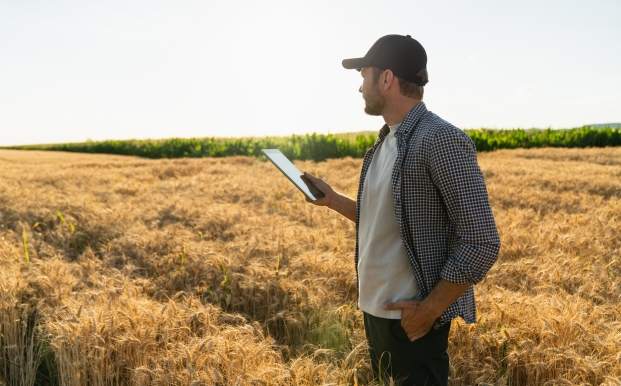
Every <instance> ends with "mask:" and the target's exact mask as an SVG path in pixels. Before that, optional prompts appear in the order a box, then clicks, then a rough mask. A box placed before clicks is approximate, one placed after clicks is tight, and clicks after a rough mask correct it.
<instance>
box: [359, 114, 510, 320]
mask: <svg viewBox="0 0 621 386" xmlns="http://www.w3.org/2000/svg"><path fill="white" fill-rule="evenodd" d="M389 131H390V129H389V128H388V126H387V125H384V127H382V129H381V130H380V132H379V136H378V138H377V141H376V142H375V144H374V145H373V147H371V148H370V149H369V150H368V151H367V153H366V154H365V156H364V161H363V163H362V171H361V173H360V183H359V186H358V198H357V203H356V250H355V264H356V271H357V270H358V245H359V241H358V230H359V225H360V223H359V221H360V203H361V200H362V190H363V186H364V179H365V176H366V173H367V170H368V169H369V165H370V164H371V160H372V159H373V154H374V152H375V150H376V149H377V148H378V147H379V146H380V145H381V144H382V142H383V141H384V138H385V137H386V136H387V135H388V133H389ZM395 138H396V140H397V159H396V161H395V165H394V167H393V170H392V190H393V200H394V206H395V214H396V216H397V224H398V225H399V232H400V235H401V240H402V242H403V246H404V248H405V251H406V253H407V256H408V259H409V261H410V267H411V268H412V273H413V274H414V276H415V277H416V281H417V283H418V287H419V289H420V292H421V296H422V297H423V298H425V297H426V296H427V295H428V294H429V293H430V292H431V290H432V289H433V287H434V286H435V285H436V283H437V282H438V281H439V280H440V278H443V279H445V280H448V281H450V282H452V283H457V284H473V285H474V284H476V283H478V282H479V281H481V280H482V279H483V278H484V277H485V275H486V273H487V271H488V270H489V269H490V268H491V267H492V265H493V264H494V262H495V261H496V259H497V258H498V251H499V249H500V238H499V236H498V230H497V229H496V222H495V221H494V217H493V214H492V209H491V206H490V204H489V198H488V195H487V189H486V187H485V180H484V179H483V174H482V173H481V169H480V168H479V165H478V163H477V154H476V149H475V147H474V143H473V142H472V140H471V139H470V137H468V135H467V134H466V133H464V132H463V131H462V130H460V129H458V128H457V127H455V126H453V125H451V124H450V123H448V122H446V121H444V120H443V119H441V118H440V117H438V116H437V115H435V114H434V113H432V112H430V111H428V110H427V108H426V107H425V104H424V103H423V102H420V103H419V104H418V105H416V107H414V108H413V109H412V110H411V111H410V113H409V114H408V115H407V117H406V118H405V120H404V121H403V122H402V123H401V125H400V126H399V128H398V129H397V131H396V132H395ZM356 273H357V272H356ZM359 285H360V283H359ZM363 285H364V284H363ZM458 316H461V317H462V318H463V319H464V320H465V321H466V322H467V323H475V322H476V305H475V300H474V289H473V286H472V285H471V286H470V287H469V288H468V289H467V290H466V292H464V293H463V294H462V295H461V297H459V299H457V300H456V301H455V302H454V303H453V304H451V305H450V306H449V307H448V308H447V309H446V310H445V311H444V313H443V314H442V315H441V316H440V317H439V318H438V319H437V320H436V322H435V324H434V328H436V329H437V328H439V327H440V326H441V325H443V324H445V323H447V322H449V321H451V320H452V319H454V318H456V317H458Z"/></svg>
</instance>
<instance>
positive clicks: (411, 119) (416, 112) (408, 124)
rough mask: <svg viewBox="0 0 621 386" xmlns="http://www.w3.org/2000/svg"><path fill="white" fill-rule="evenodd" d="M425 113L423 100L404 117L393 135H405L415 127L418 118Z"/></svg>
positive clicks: (425, 108)
mask: <svg viewBox="0 0 621 386" xmlns="http://www.w3.org/2000/svg"><path fill="white" fill-rule="evenodd" d="M426 113H427V106H425V102H423V101H420V102H418V104H417V105H416V106H414V108H413V109H412V110H410V112H409V113H408V115H407V116H406V117H405V119H404V120H403V122H401V125H400V126H399V128H398V129H397V131H396V132H395V136H401V135H407V134H408V133H409V132H410V131H412V130H414V129H415V128H416V125H417V124H418V122H419V121H420V119H421V118H422V117H423V115H425V114H426Z"/></svg>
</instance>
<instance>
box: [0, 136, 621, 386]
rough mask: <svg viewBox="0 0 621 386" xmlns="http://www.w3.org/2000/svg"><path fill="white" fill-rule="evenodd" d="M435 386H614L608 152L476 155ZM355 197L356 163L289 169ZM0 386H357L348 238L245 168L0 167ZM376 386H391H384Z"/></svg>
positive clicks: (360, 351) (11, 158) (0, 159)
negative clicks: (490, 218)
mask: <svg viewBox="0 0 621 386" xmlns="http://www.w3.org/2000/svg"><path fill="white" fill-rule="evenodd" d="M479 162H480V165H481V168H482V170H483V173H484V175H485V178H486V181H487V186H488V190H489V194H490V200H491V204H492V207H493V211H494V215H495V218H496V221H497V225H498V228H499V231H500V234H501V240H502V248H501V252H500V257H499V260H498V262H497V263H496V265H495V266H494V267H493V268H492V269H491V271H490V272H489V274H488V276H487V278H486V279H485V280H484V281H483V282H481V283H479V284H478V285H477V286H476V288H475V293H476V296H477V303H478V313H479V315H478V322H477V323H476V324H472V325H467V324H465V323H464V322H463V321H462V320H456V321H454V322H453V325H452V328H451V333H450V346H449V354H450V357H451V369H450V379H449V384H450V385H621V306H620V302H621V280H620V276H621V148H604V149H536V150H503V151H497V152H491V153H482V154H480V155H479ZM296 164H297V166H298V167H299V168H300V169H301V170H306V171H309V172H312V173H313V174H317V175H319V176H320V177H322V178H325V179H326V180H327V181H328V182H330V183H331V184H332V185H333V186H334V187H335V189H337V190H339V191H341V192H344V193H346V194H348V195H350V196H352V197H354V196H355V189H356V187H357V181H358V173H359V170H360V166H361V160H358V159H349V158H346V159H338V160H329V161H327V162H320V163H313V162H310V161H309V162H296ZM0 238H1V240H0V385H4V384H6V385H24V386H26V385H33V384H61V385H339V384H348V385H354V384H357V385H365V384H374V383H373V382H370V377H371V373H370V363H369V362H368V358H367V351H366V350H367V348H366V342H365V339H364V330H363V326H362V316H361V313H360V311H358V310H357V308H356V283H355V271H354V266H353V248H354V226H353V223H351V222H349V221H348V220H346V219H343V218H341V217H339V215H337V214H336V213H334V212H331V211H329V210H328V209H326V208H318V207H314V206H312V205H309V204H307V203H306V202H305V201H304V199H303V196H302V195H301V193H299V192H298V191H297V190H296V189H295V188H294V187H293V186H292V185H291V184H290V183H289V182H288V181H287V180H286V179H285V177H283V176H282V175H281V174H280V172H278V170H276V168H274V167H273V166H272V165H271V164H270V163H267V162H261V161H259V160H257V159H254V158H245V157H233V158H220V159H213V158H211V159H177V160H167V159H164V160H146V159H140V158H134V157H122V156H104V155H83V154H70V153H55V152H37V151H32V152H25V151H11V150H2V151H0ZM388 383H390V381H388Z"/></svg>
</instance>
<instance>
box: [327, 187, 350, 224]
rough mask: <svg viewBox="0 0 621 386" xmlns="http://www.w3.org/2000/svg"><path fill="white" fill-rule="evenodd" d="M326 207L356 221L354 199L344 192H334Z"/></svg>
mask: <svg viewBox="0 0 621 386" xmlns="http://www.w3.org/2000/svg"><path fill="white" fill-rule="evenodd" d="M335 193H336V192H335ZM328 208H330V209H332V210H334V211H336V212H338V213H340V214H342V215H343V216H345V217H347V218H348V219H350V220H351V221H356V201H355V200H352V199H351V198H349V197H347V196H345V195H344V194H341V193H336V194H334V195H333V196H332V197H331V200H330V202H329V203H328Z"/></svg>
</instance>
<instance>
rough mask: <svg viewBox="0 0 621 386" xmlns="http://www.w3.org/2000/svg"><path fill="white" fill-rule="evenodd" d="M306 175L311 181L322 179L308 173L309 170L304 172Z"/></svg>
mask: <svg viewBox="0 0 621 386" xmlns="http://www.w3.org/2000/svg"><path fill="white" fill-rule="evenodd" d="M304 177H306V178H308V179H309V180H311V181H321V179H319V178H317V177H315V176H314V175H312V174H310V173H308V172H304Z"/></svg>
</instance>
